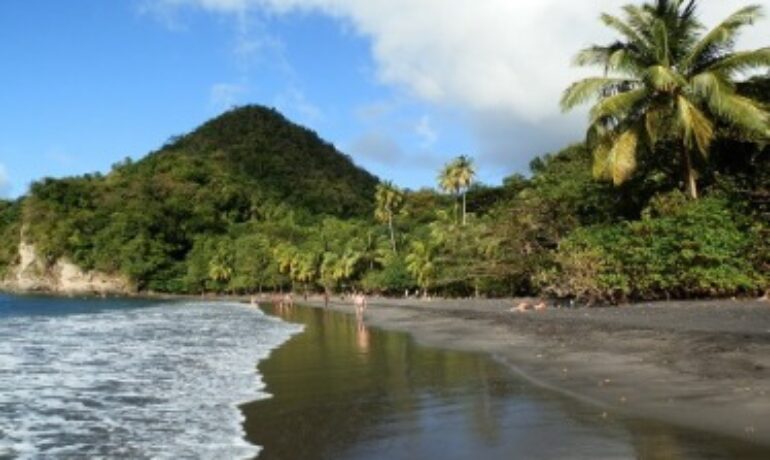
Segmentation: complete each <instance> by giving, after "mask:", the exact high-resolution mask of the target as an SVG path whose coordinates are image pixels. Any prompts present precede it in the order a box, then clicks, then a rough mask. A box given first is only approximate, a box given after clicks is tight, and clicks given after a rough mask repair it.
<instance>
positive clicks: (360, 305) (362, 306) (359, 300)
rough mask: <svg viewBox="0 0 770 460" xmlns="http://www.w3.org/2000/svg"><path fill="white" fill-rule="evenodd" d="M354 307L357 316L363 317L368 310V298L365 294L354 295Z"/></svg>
mask: <svg viewBox="0 0 770 460" xmlns="http://www.w3.org/2000/svg"><path fill="white" fill-rule="evenodd" d="M353 306H354V307H355V309H356V315H358V316H362V315H363V314H364V311H365V310H366V296H365V295H364V294H354V295H353Z"/></svg>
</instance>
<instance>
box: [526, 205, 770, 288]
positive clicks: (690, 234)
mask: <svg viewBox="0 0 770 460" xmlns="http://www.w3.org/2000/svg"><path fill="white" fill-rule="evenodd" d="M678 193H679V192H676V193H675V194H671V195H670V196H661V197H657V198H656V199H653V200H652V202H651V205H650V207H649V208H648V209H647V210H645V213H644V216H645V217H644V218H643V219H642V220H641V221H637V222H631V223H621V224H616V225H609V226H599V227H587V228H581V229H578V230H577V231H575V232H574V233H572V234H571V235H570V236H569V237H568V238H566V239H565V240H563V241H562V243H561V244H560V247H559V249H558V251H557V253H556V256H555V264H554V266H553V267H551V268H550V269H548V270H544V271H543V272H542V273H541V274H540V277H539V280H540V282H541V286H542V287H543V289H544V290H545V292H547V293H550V294H553V295H557V296H560V297H572V298H578V299H581V300H586V301H589V302H594V301H606V302H612V303H616V302H620V301H624V300H626V299H628V298H634V299H649V300H652V299H668V298H692V297H705V296H731V295H746V294H753V293H757V292H759V291H761V290H762V288H763V285H764V283H765V282H766V277H765V275H763V274H762V272H761V271H760V270H758V266H757V263H752V260H751V259H750V258H749V257H747V256H746V254H747V253H748V252H749V251H750V250H751V249H752V245H753V244H754V243H755V242H756V240H757V239H758V238H756V237H753V236H752V234H753V232H751V231H749V229H748V228H747V227H748V223H747V222H744V219H742V218H740V216H737V215H736V214H735V213H734V212H733V211H731V209H730V207H729V204H728V202H727V201H726V200H725V199H722V198H719V197H709V198H705V199H702V200H699V201H683V200H681V199H680V197H678V196H676V195H677V194H678Z"/></svg>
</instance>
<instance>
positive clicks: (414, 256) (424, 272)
mask: <svg viewBox="0 0 770 460" xmlns="http://www.w3.org/2000/svg"><path fill="white" fill-rule="evenodd" d="M433 259H434V249H433V247H431V245H430V244H428V243H424V242H422V241H415V242H413V243H412V246H411V250H410V252H409V254H408V255H407V256H406V269H407V271H408V272H409V273H410V274H411V275H412V276H414V277H415V279H416V280H417V284H418V285H420V287H421V288H422V292H423V296H427V295H428V289H429V288H430V287H431V285H432V284H433V280H434V277H435V274H436V265H435V263H434V260H433Z"/></svg>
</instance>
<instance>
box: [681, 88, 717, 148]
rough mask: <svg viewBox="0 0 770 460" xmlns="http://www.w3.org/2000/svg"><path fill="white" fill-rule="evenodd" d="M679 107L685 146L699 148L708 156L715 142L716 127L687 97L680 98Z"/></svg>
mask: <svg viewBox="0 0 770 460" xmlns="http://www.w3.org/2000/svg"><path fill="white" fill-rule="evenodd" d="M677 106H678V113H679V124H680V127H681V129H682V133H683V138H684V144H685V146H686V147H687V148H688V149H693V148H697V149H698V151H699V152H700V153H701V154H702V155H703V156H707V155H708V151H709V148H710V147H711V142H712V141H713V140H714V125H713V124H712V123H711V121H709V119H708V118H707V117H706V115H705V114H704V113H703V112H701V111H700V110H698V108H697V107H696V106H695V105H694V104H693V103H692V102H690V101H689V100H688V99H687V98H686V97H684V96H679V97H678V98H677Z"/></svg>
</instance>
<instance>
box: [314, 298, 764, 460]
mask: <svg viewBox="0 0 770 460" xmlns="http://www.w3.org/2000/svg"><path fill="white" fill-rule="evenodd" d="M303 303H304V304H308V305H310V306H313V307H323V302H322V301H321V300H319V299H311V300H309V301H308V302H303ZM511 305H512V303H511V301H510V300H507V301H506V300H433V301H421V300H417V299H406V300H403V299H372V300H371V301H370V307H369V309H368V310H367V312H366V322H367V323H368V324H369V325H371V326H374V327H379V328H383V329H388V330H397V331H403V332H408V333H410V334H412V335H413V336H414V338H415V339H416V340H417V341H418V342H420V343H423V344H425V345H430V346H435V347H442V348H449V349H456V350H462V351H472V352H483V353H488V354H490V355H492V356H493V357H494V358H495V359H497V360H498V361H500V362H502V363H504V364H506V365H507V366H509V367H510V368H511V369H513V370H514V371H515V372H517V373H518V374H520V375H521V376H522V377H524V378H526V379H527V380H529V381H530V382H532V383H534V384H536V385H538V386H542V387H545V388H548V389H550V390H553V391H557V392H559V393H562V394H564V395H567V396H570V397H573V398H576V399H580V400H582V401H584V402H586V403H589V404H594V405H597V406H598V407H599V408H601V410H602V411H603V412H605V413H606V415H607V417H613V416H624V417H640V418H647V419H652V420H657V421H661V422H665V423H671V424H674V425H678V426H682V427H686V428H691V429H696V430H703V431H706V432H712V433H716V434H721V435H726V436H730V437H735V438H740V439H742V440H747V441H751V442H753V443H757V444H762V445H766V446H770V304H767V303H763V302H753V301H729V300H728V301H704V302H666V303H665V304H662V303H661V304H637V305H634V306H628V307H621V308H607V309H563V310H556V309H554V310H548V311H545V312H542V313H527V314H515V313H511V312H509V311H508V310H509V309H510V307H511ZM330 308H332V309H334V310H338V311H344V312H348V313H352V312H353V307H352V305H351V304H350V303H347V302H339V301H337V302H332V303H331V305H330Z"/></svg>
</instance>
